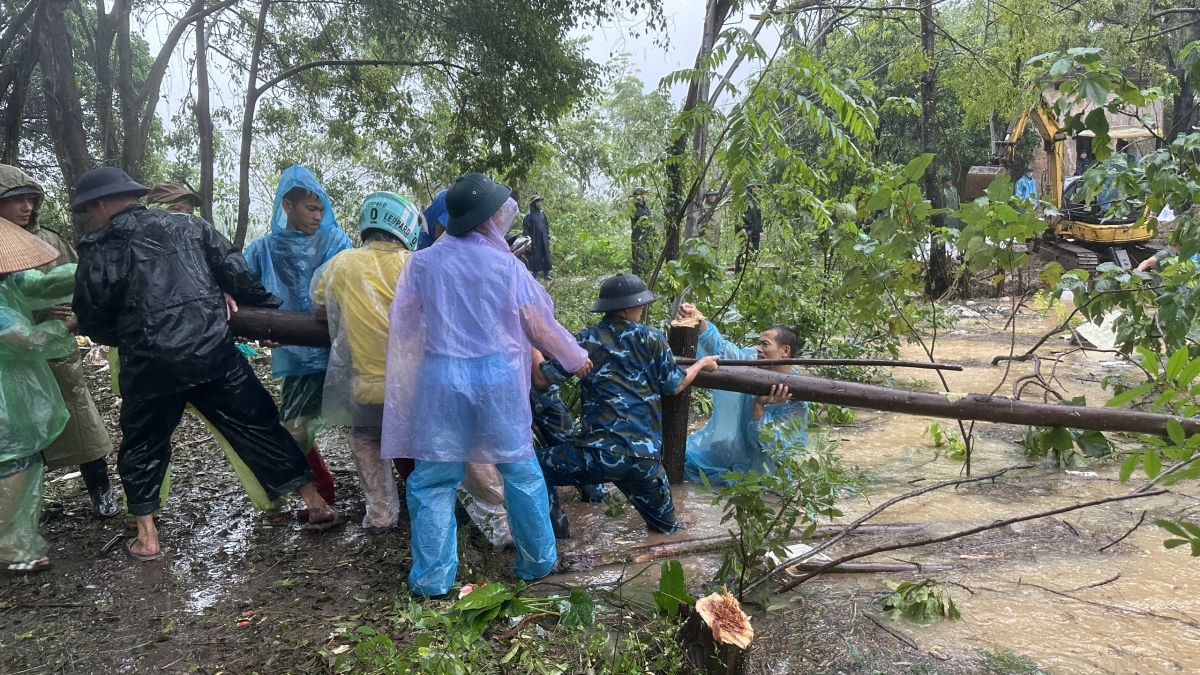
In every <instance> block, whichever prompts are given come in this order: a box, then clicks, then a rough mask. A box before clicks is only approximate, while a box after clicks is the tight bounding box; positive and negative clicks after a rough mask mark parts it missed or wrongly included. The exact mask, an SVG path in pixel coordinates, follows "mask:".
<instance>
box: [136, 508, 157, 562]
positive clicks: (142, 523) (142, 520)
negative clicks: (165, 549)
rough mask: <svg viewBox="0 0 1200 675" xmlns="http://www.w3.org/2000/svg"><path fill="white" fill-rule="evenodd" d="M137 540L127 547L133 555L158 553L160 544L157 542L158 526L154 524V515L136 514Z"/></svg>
mask: <svg viewBox="0 0 1200 675" xmlns="http://www.w3.org/2000/svg"><path fill="white" fill-rule="evenodd" d="M137 528H138V536H137V542H135V543H134V544H133V545H132V546H130V547H129V552H130V553H133V554H134V555H140V556H148V555H158V553H159V551H161V550H162V546H161V545H159V543H158V528H157V527H155V526H154V515H153V514H151V515H146V516H137Z"/></svg>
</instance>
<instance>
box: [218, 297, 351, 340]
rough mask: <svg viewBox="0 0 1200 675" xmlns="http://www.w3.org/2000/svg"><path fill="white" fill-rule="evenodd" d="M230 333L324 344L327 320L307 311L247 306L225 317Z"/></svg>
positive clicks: (326, 333)
mask: <svg viewBox="0 0 1200 675" xmlns="http://www.w3.org/2000/svg"><path fill="white" fill-rule="evenodd" d="M229 328H230V329H232V330H233V334H234V335H236V336H238V337H241V338H246V339H248V340H270V341H273V342H279V343H282V344H288V345H297V346H300V347H328V346H329V345H330V342H329V324H327V323H325V322H324V321H321V320H320V319H318V318H317V317H315V316H313V315H312V314H309V313H308V312H289V311H287V310H283V309H267V308H266V307H247V306H245V305H242V306H241V307H239V308H238V311H237V312H236V313H235V314H234V315H233V316H232V317H230V319H229Z"/></svg>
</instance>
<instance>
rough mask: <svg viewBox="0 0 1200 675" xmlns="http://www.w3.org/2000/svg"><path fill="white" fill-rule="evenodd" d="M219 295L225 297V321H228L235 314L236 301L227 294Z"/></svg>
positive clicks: (236, 309)
mask: <svg viewBox="0 0 1200 675" xmlns="http://www.w3.org/2000/svg"><path fill="white" fill-rule="evenodd" d="M221 295H224V296H225V320H226V321H228V320H230V319H232V318H233V315H234V314H237V311H238V306H237V301H236V300H234V299H233V296H232V295H230V294H228V293H222V294H221Z"/></svg>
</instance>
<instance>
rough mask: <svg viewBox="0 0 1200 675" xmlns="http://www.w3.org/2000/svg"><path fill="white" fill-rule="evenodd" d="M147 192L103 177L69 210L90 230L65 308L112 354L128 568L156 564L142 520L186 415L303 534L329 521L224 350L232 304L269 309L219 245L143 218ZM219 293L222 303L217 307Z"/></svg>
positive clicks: (246, 378)
mask: <svg viewBox="0 0 1200 675" xmlns="http://www.w3.org/2000/svg"><path fill="white" fill-rule="evenodd" d="M147 192H148V190H147V188H146V187H144V186H142V185H140V184H138V183H136V182H134V181H133V179H131V178H130V177H129V176H128V175H127V174H126V173H125V172H124V171H121V170H120V169H117V168H114V167H100V168H97V169H93V170H91V171H89V172H87V173H86V174H84V175H83V177H82V178H80V179H79V184H78V185H76V186H75V198H74V199H73V200H72V201H71V208H72V210H74V211H75V212H76V213H79V212H83V211H86V212H87V213H88V214H89V215H90V216H91V217H92V219H93V220H95V221H96V223H97V224H98V225H100V229H98V230H96V231H95V232H92V233H91V234H89V235H88V236H86V237H84V238H83V240H82V241H81V242H80V244H79V268H78V270H77V272H76V276H75V300H74V303H73V307H74V310H75V315H76V317H77V318H78V320H79V326H80V332H81V333H83V334H84V335H87V336H88V337H90V338H92V340H94V341H96V342H98V343H100V344H105V345H110V346H113V347H118V348H119V349H120V358H121V373H120V385H121V392H122V395H123V397H124V401H123V403H122V405H121V432H122V434H123V436H124V437H123V438H122V440H121V449H120V453H119V455H118V460H117V468H118V470H119V472H120V474H121V482H122V484H123V485H124V487H125V497H126V501H127V505H128V508H129V512H130V513H132V514H133V515H134V516H136V518H137V524H138V536H137V538H136V539H130V540H129V542H128V543H127V544H126V548H127V550H128V551H129V553H130V554H131V555H132V556H133V557H135V558H137V559H138V560H151V559H154V558H158V557H161V556H162V547H161V546H160V544H159V541H158V531H157V529H156V528H155V526H154V518H153V513H154V512H155V511H157V510H158V509H159V507H160V506H161V504H160V503H159V496H158V495H159V489H160V488H161V486H162V481H163V478H164V476H165V475H166V473H167V466H168V464H169V463H170V461H171V444H170V441H171V434H172V433H173V432H174V431H175V427H176V426H177V425H178V424H179V420H180V418H181V417H182V416H183V410H184V406H186V405H187V404H188V403H191V404H192V405H193V406H195V408H196V410H198V411H199V412H200V413H201V414H202V415H204V417H206V418H207V419H208V420H209V421H211V422H212V424H213V426H215V427H216V428H217V430H218V431H219V432H220V433H221V434H222V435H223V436H225V438H226V439H228V440H229V443H230V444H231V445H232V446H233V448H234V450H236V451H237V453H238V456H239V457H240V458H241V459H242V461H243V462H245V464H246V466H248V467H249V468H250V470H251V471H252V472H253V473H254V475H255V477H256V478H258V480H259V482H260V483H262V486H263V488H264V489H265V490H266V492H267V495H268V497H270V498H271V499H272V500H275V499H278V498H279V497H282V496H284V495H286V494H289V493H291V492H293V491H297V490H298V491H299V492H300V496H301V497H303V498H304V501H305V503H306V504H307V506H308V508H309V524H308V525H306V526H305V528H306V529H328V528H329V527H332V526H333V525H336V524H337V523H339V522H340V520H341V519H340V517H339V516H338V514H337V513H335V512H334V511H333V510H332V509H331V508H329V506H328V505H327V504H326V503H325V501H324V500H322V499H321V497H320V495H318V494H317V491H316V488H315V487H314V485H313V472H312V471H311V470H310V469H309V466H308V462H307V461H306V460H305V458H304V454H303V453H302V452H301V451H300V448H299V447H298V446H297V445H296V442H295V441H294V440H292V437H291V434H289V433H288V432H287V431H286V430H285V429H284V428H283V427H282V426H281V425H280V424H279V421H278V416H279V411H278V409H277V408H276V406H275V401H274V400H273V399H272V398H271V395H270V394H269V393H267V390H266V389H264V388H263V386H262V384H261V383H260V382H259V381H258V378H257V377H256V376H255V374H254V371H253V370H252V369H251V368H250V364H249V363H248V362H247V361H246V358H245V357H244V356H242V355H241V353H240V352H239V351H238V350H237V346H236V345H235V344H234V339H233V332H232V331H231V330H230V328H229V324H228V323H227V320H228V318H229V313H230V312H231V311H236V304H235V303H244V304H248V305H258V306H264V307H278V306H279V304H280V300H279V299H278V298H276V297H275V296H273V295H271V294H270V293H268V292H267V291H266V290H265V289H264V288H263V287H262V285H261V284H259V283H258V281H257V280H255V278H254V276H253V275H252V274H251V273H250V270H249V268H248V267H247V266H246V260H245V258H243V257H242V254H241V253H239V252H238V251H237V250H236V249H235V248H234V247H233V245H232V244H231V243H229V240H228V239H226V238H225V237H224V236H222V235H221V234H220V233H219V232H217V231H216V229H214V228H213V226H212V225H210V224H209V223H208V222H206V221H204V220H203V219H201V218H197V217H195V216H187V215H183V214H177V213H170V212H168V211H161V210H147V209H146V208H145V207H143V206H142V205H141V204H139V203H138V198H139V197H141V196H142V195H145V194H146V193H147ZM222 292H224V293H227V294H229V296H230V297H231V298H232V302H228V303H227V302H226V300H225V298H224V296H223V295H222Z"/></svg>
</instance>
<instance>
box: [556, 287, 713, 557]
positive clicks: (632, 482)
mask: <svg viewBox="0 0 1200 675" xmlns="http://www.w3.org/2000/svg"><path fill="white" fill-rule="evenodd" d="M654 300H655V297H654V294H653V293H651V292H650V291H649V290H647V288H646V284H645V283H643V282H642V280H641V279H639V278H638V277H637V276H635V275H632V274H621V275H618V276H615V277H613V278H611V279H609V280H607V281H605V282H604V284H602V285H601V286H600V299H599V300H597V301H596V303H595V304H594V305H592V311H593V312H604V317H603V318H602V319H600V322H599V323H597V324H596V325H594V326H591V327H588V328H585V329H584V330H583V331H581V332H580V333H579V334H578V335H577V336H576V337H577V339H578V340H579V344H580V346H582V347H583V348H584V349H586V350H587V351H588V358H590V359H591V360H592V363H593V364H595V365H594V367H593V369H592V372H591V373H589V374H588V375H587V376H585V377H584V378H583V379H582V380H581V381H580V397H581V401H582V409H583V410H582V414H581V415H580V418H579V429H578V432H577V433H576V435H575V438H574V440H572V441H571V442H568V443H562V444H559V445H556V446H554V447H550V448H544V449H542V450H540V451H539V452H538V460H539V461H540V462H541V465H542V473H543V474H544V475H545V477H546V484H547V485H549V486H551V487H550V509H551V522H562V523H565V519H563V518H562V515H561V510H560V509H559V506H558V495H557V490H555V489H554V486H558V485H587V484H593V483H607V482H611V483H614V484H616V486H617V489H619V490H620V491H621V492H622V493H624V494H625V496H626V497H627V498H628V499H629V501H630V502H631V503H632V504H633V506H634V508H635V509H637V511H638V513H639V514H641V516H642V519H643V520H645V521H646V527H647V528H649V529H650V530H652V531H655V532H663V533H667V534H670V533H671V532H674V531H676V530H677V529H679V524H678V523H677V522H676V521H675V505H674V504H673V503H672V501H671V486H670V484H668V483H667V473H666V471H665V470H664V469H663V465H662V397H663V396H670V395H674V394H678V393H679V392H681V391H683V390H684V389H685V388H687V387H688V385H690V384H691V383H692V380H693V379H695V377H696V374H697V373H699V372H701V371H712V370H716V369H717V359H716V357H715V356H710V357H706V358H704V359H700V360H699V361H697V362H696V363H695V364H694V365H692V366H689V367H688V368H687V369H686V370H685V369H684V368H682V367H680V366H679V365H677V364H676V363H675V357H674V356H673V355H672V354H671V348H670V347H669V346H667V340H666V338H665V337H663V334H662V333H660V332H658V331H656V330H654V329H653V328H650V327H648V326H644V325H642V324H640V323H637V319H638V318H639V317H640V316H641V312H642V308H643V307H645V306H646V305H648V304H650V303H651V302H654ZM542 371H543V373H544V374H545V375H546V376H547V378H548V379H549V380H550V381H551V382H555V383H561V382H563V381H565V380H566V378H567V374H566V372H565V371H564V370H563V369H562V368H561V367H560V366H558V364H557V363H556V362H554V361H547V362H546V363H545V364H544V365H543V368H542ZM568 536H569V535H568Z"/></svg>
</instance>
